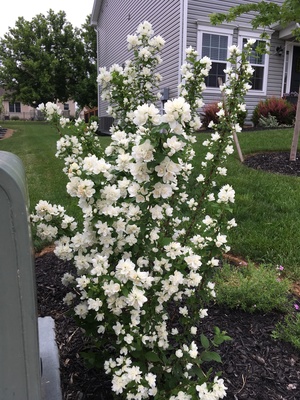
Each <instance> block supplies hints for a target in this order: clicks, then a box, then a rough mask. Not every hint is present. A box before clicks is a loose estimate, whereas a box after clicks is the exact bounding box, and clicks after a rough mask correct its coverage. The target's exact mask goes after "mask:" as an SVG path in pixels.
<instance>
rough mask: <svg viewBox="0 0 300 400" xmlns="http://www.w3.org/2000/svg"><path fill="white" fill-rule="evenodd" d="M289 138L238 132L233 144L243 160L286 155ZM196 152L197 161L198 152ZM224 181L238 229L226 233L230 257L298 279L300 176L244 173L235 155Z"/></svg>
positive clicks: (281, 133) (279, 133) (288, 133)
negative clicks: (279, 268) (261, 155)
mask: <svg viewBox="0 0 300 400" xmlns="http://www.w3.org/2000/svg"><path fill="white" fill-rule="evenodd" d="M292 135H293V130H292V129H278V130H268V131H266V130H262V131H257V132H243V133H242V134H240V135H239V141H240V145H241V148H242V151H243V154H244V156H246V155H247V154H251V153H257V152H266V151H289V150H290V146H291V141H292ZM199 136H201V135H199ZM199 140H200V139H199ZM197 152H198V153H199V156H201V151H200V149H197ZM225 182H226V183H229V184H231V185H232V186H233V188H234V189H235V192H236V202H235V207H234V217H235V219H236V221H237V224H238V227H237V228H235V229H233V230H231V231H230V232H229V241H230V244H231V252H232V253H233V254H235V255H237V256H241V257H243V258H245V259H247V260H251V261H253V262H256V263H264V264H273V265H275V266H276V265H280V264H281V265H284V267H285V270H286V271H288V274H289V276H290V277H291V278H293V279H297V280H299V279H300V246H299V243H300V229H299V225H300V207H299V204H300V177H294V176H287V175H280V174H270V173H268V172H265V171H260V170H254V169H250V168H248V167H246V166H244V165H243V164H241V163H240V161H239V158H238V155H237V153H235V154H234V156H233V157H229V161H228V174H227V176H226V177H225V178H224V183H225Z"/></svg>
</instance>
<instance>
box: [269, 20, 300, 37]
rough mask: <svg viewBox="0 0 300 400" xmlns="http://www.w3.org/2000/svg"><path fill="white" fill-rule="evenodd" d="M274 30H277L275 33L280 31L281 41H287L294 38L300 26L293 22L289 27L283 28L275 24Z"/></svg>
mask: <svg viewBox="0 0 300 400" xmlns="http://www.w3.org/2000/svg"><path fill="white" fill-rule="evenodd" d="M272 27H273V29H275V31H279V39H283V40H287V39H291V38H292V37H294V34H293V31H294V30H295V29H297V28H299V27H300V24H299V23H298V22H292V23H290V24H289V25H287V26H285V27H282V26H281V25H280V24H279V23H278V24H274V25H273V26H272Z"/></svg>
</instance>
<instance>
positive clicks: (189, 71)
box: [32, 22, 252, 400]
mask: <svg viewBox="0 0 300 400" xmlns="http://www.w3.org/2000/svg"><path fill="white" fill-rule="evenodd" d="M163 45H164V40H163V39H162V38H161V37H160V36H153V31H152V27H151V25H150V24H149V23H148V22H144V23H142V24H141V25H140V26H139V27H138V30H137V32H136V34H134V35H130V36H128V48H129V50H131V51H133V59H132V60H130V61H127V62H126V63H125V66H124V67H120V66H119V65H113V66H112V67H111V68H110V69H109V70H107V69H105V68H101V69H100V74H99V76H98V82H99V84H100V85H101V89H102V98H103V99H104V100H107V101H109V103H110V106H109V109H108V112H109V113H110V114H111V115H113V117H114V119H115V125H114V127H113V128H112V129H111V143H110V145H109V146H108V147H107V148H106V149H105V150H102V149H101V146H100V143H99V139H97V136H95V135H94V132H95V130H96V128H97V127H96V126H95V125H91V126H89V127H86V125H85V124H84V123H83V122H82V121H80V120H78V121H76V122H75V125H71V124H70V123H69V122H68V121H66V120H65V119H63V118H60V116H59V114H58V113H57V111H58V110H55V109H54V108H53V107H54V106H53V105H52V104H51V103H47V104H46V105H43V104H42V105H40V106H39V109H40V110H41V111H43V112H45V114H46V115H47V118H48V120H49V121H54V123H55V124H56V127H57V129H58V130H59V131H60V132H62V133H61V138H60V140H59V141H58V143H57V154H56V155H57V157H60V158H63V159H64V162H65V168H64V173H65V174H66V175H67V176H68V178H69V182H68V184H67V192H68V194H69V195H70V196H71V197H76V198H78V205H79V207H80V209H81V210H82V214H83V221H84V223H83V228H82V229H81V230H79V229H78V227H77V224H76V221H74V219H73V218H71V217H69V216H67V215H66V213H65V210H64V209H63V208H62V207H60V206H56V205H50V204H48V203H47V202H45V201H41V202H40V203H39V204H38V205H37V206H36V212H35V214H34V215H32V221H33V223H34V224H35V225H36V227H37V232H38V234H39V235H40V236H41V237H42V238H43V239H45V238H46V239H48V240H49V239H54V238H56V241H55V245H56V248H55V254H56V255H57V256H58V257H59V258H61V259H62V260H72V261H73V263H74V266H75V267H76V271H77V272H76V275H75V276H73V275H72V274H70V273H68V274H66V275H65V276H64V277H63V278H62V281H63V284H64V285H69V286H70V288H71V289H70V293H69V294H68V295H67V296H66V298H65V302H66V303H67V304H69V305H72V304H73V307H74V315H75V318H76V319H77V320H78V323H79V324H80V326H82V327H83V328H84V329H85V331H86V333H87V334H88V335H90V337H91V338H92V339H93V342H94V344H95V346H94V349H98V351H97V352H94V354H93V360H94V362H96V363H98V362H99V363H102V365H103V366H104V369H105V371H106V373H107V374H111V378H112V390H113V392H114V393H115V394H116V395H118V396H119V398H123V399H128V400H129V399H135V400H138V399H148V398H155V399H156V400H159V399H170V400H177V399H178V400H179V399H180V400H183V399H186V400H191V399H220V398H223V397H224V396H225V394H226V387H225V384H224V381H223V380H222V379H220V378H219V375H215V372H213V371H212V370H211V369H208V368H206V367H205V362H207V361H220V356H219V355H218V353H217V352H215V351H213V347H214V346H218V345H219V344H221V343H222V342H223V341H224V340H227V339H228V337H227V336H226V335H225V333H224V332H221V331H220V330H219V329H218V328H215V332H214V334H213V335H212V337H211V339H208V338H207V337H206V336H205V335H204V334H203V333H202V324H203V321H204V318H205V316H206V315H207V309H206V308H205V306H206V305H207V304H208V302H209V301H210V300H211V299H212V298H213V297H214V296H215V288H214V283H213V281H212V276H213V270H214V267H216V266H218V263H219V259H220V256H221V255H222V253H223V252H227V251H228V250H229V246H228V244H227V232H228V230H229V229H231V228H232V227H234V226H235V225H236V224H235V220H234V219H233V218H231V217H230V219H229V218H228V215H229V213H230V211H231V208H232V204H233V203H234V190H233V188H232V187H231V186H230V185H229V184H226V185H223V186H219V184H218V176H219V175H221V176H224V175H226V167H225V162H226V159H227V156H228V155H229V154H231V153H232V152H233V145H232V133H233V132H239V131H240V130H241V127H240V126H239V125H238V123H237V114H238V110H243V109H244V108H245V106H244V103H243V97H244V95H245V93H246V91H247V90H248V88H249V86H248V81H249V78H250V76H251V72H252V71H251V69H250V67H249V63H248V62H247V51H248V52H249V51H251V45H250V44H249V45H247V46H246V49H245V52H243V53H242V52H240V51H239V50H238V48H236V47H232V48H231V49H230V52H231V58H230V62H231V65H232V68H231V69H230V70H227V74H228V78H229V79H228V82H226V83H224V85H223V87H222V88H221V90H222V92H224V98H223V101H221V102H220V103H219V108H220V110H219V112H218V115H219V119H220V123H219V124H218V125H213V124H211V127H212V128H213V133H212V135H211V137H210V139H208V140H206V141H205V142H204V143H203V144H204V146H206V147H207V153H206V156H205V157H204V159H203V161H202V163H201V170H198V171H195V170H194V156H195V152H194V150H193V144H194V143H195V141H196V137H195V135H194V131H195V130H198V129H199V127H200V126H201V123H200V119H199V115H198V111H199V109H200V108H201V106H202V105H203V102H202V91H203V90H204V89H205V84H204V80H205V77H206V76H207V75H208V73H209V70H210V67H211V62H210V60H209V59H208V58H206V57H204V58H203V59H198V57H197V53H196V52H195V51H194V50H193V49H192V48H189V49H188V50H187V53H186V63H185V64H184V65H183V66H182V69H181V73H182V78H183V81H182V84H181V85H180V96H179V97H178V98H176V99H172V100H168V101H167V102H166V103H165V106H164V113H163V114H161V113H160V111H159V109H158V108H157V105H156V103H157V99H158V98H159V91H158V86H159V82H160V81H161V76H160V75H159V74H158V73H156V72H155V68H156V67H157V65H159V64H160V62H161V58H160V56H159V51H160V50H161V49H162V47H163ZM156 93H157V94H156ZM95 360H96V361H95Z"/></svg>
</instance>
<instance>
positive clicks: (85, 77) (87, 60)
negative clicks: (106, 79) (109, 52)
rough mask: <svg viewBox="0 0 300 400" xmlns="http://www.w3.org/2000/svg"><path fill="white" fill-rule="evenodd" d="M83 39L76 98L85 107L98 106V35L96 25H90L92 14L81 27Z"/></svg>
mask: <svg viewBox="0 0 300 400" xmlns="http://www.w3.org/2000/svg"><path fill="white" fill-rule="evenodd" d="M81 40H82V43H83V46H84V48H83V50H84V53H83V57H81V58H79V59H78V65H77V67H78V70H80V71H81V73H80V76H81V78H80V82H78V84H77V85H75V93H74V98H75V99H76V102H77V103H78V105H79V106H80V107H81V108H83V107H84V106H89V107H90V108H93V107H95V106H97V104H98V103H97V102H98V97H97V37H96V33H95V30H94V27H92V26H91V25H90V16H87V17H86V21H85V23H84V24H83V25H82V29H81Z"/></svg>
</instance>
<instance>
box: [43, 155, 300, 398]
mask: <svg viewBox="0 0 300 400" xmlns="http://www.w3.org/2000/svg"><path fill="white" fill-rule="evenodd" d="M288 159H289V153H261V154H256V155H252V156H249V157H247V159H246V160H245V164H246V165H248V166H249V167H252V168H256V169H263V170H266V171H270V172H274V173H281V174H289V175H297V176H299V175H300V161H299V158H298V157H297V160H296V161H295V162H289V161H288ZM231 261H232V262H235V263H239V264H244V262H243V261H241V260H239V259H236V258H235V257H232V258H231ZM72 269H73V267H72V264H71V263H70V262H63V261H61V260H59V259H58V258H57V257H56V256H55V255H54V253H53V249H51V248H50V249H47V250H46V251H45V252H43V253H41V254H39V255H37V256H36V282H37V299H38V312H39V316H41V317H44V316H51V317H53V318H54V320H55V326H56V341H57V344H58V348H59V355H60V370H61V386H62V392H63V399H64V400H112V399H113V397H112V394H111V390H110V381H109V377H107V376H106V375H103V374H101V373H100V372H98V371H96V370H94V369H89V368H88V367H87V366H86V365H85V363H84V361H83V359H82V357H81V356H80V353H81V352H83V351H85V350H86V348H87V347H88V342H87V339H86V338H85V336H84V335H83V333H82V331H81V330H80V328H78V327H77V325H76V324H75V322H74V321H73V319H72V317H71V316H70V315H69V312H68V311H69V310H68V307H67V306H66V305H64V304H63V301H62V299H63V297H64V296H65V295H66V293H67V292H68V289H67V288H65V287H64V286H63V285H62V284H61V277H62V276H63V274H64V273H65V272H70V271H72ZM282 319H283V315H282V314H279V313H253V314H250V313H245V312H243V311H241V310H229V309H225V308H220V307H217V306H215V305H212V306H211V307H210V308H209V312H208V317H206V318H205V320H204V321H205V325H203V326H205V330H207V332H212V331H213V327H214V326H218V327H219V328H220V329H221V330H225V331H226V332H227V333H228V335H229V336H230V337H231V338H232V341H230V342H226V343H224V344H223V345H222V346H220V348H219V352H220V355H221V358H222V362H223V364H222V365H221V366H220V367H219V369H222V371H223V375H222V377H223V378H224V380H225V384H226V386H227V387H228V391H227V397H226V399H228V400H244V399H245V400H300V352H299V350H296V349H295V348H294V347H292V346H291V345H290V344H288V343H285V342H282V341H275V340H274V339H272V337H271V334H272V331H273V330H274V328H275V325H276V324H277V322H279V321H280V320H282ZM53 400H55V399H53Z"/></svg>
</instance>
